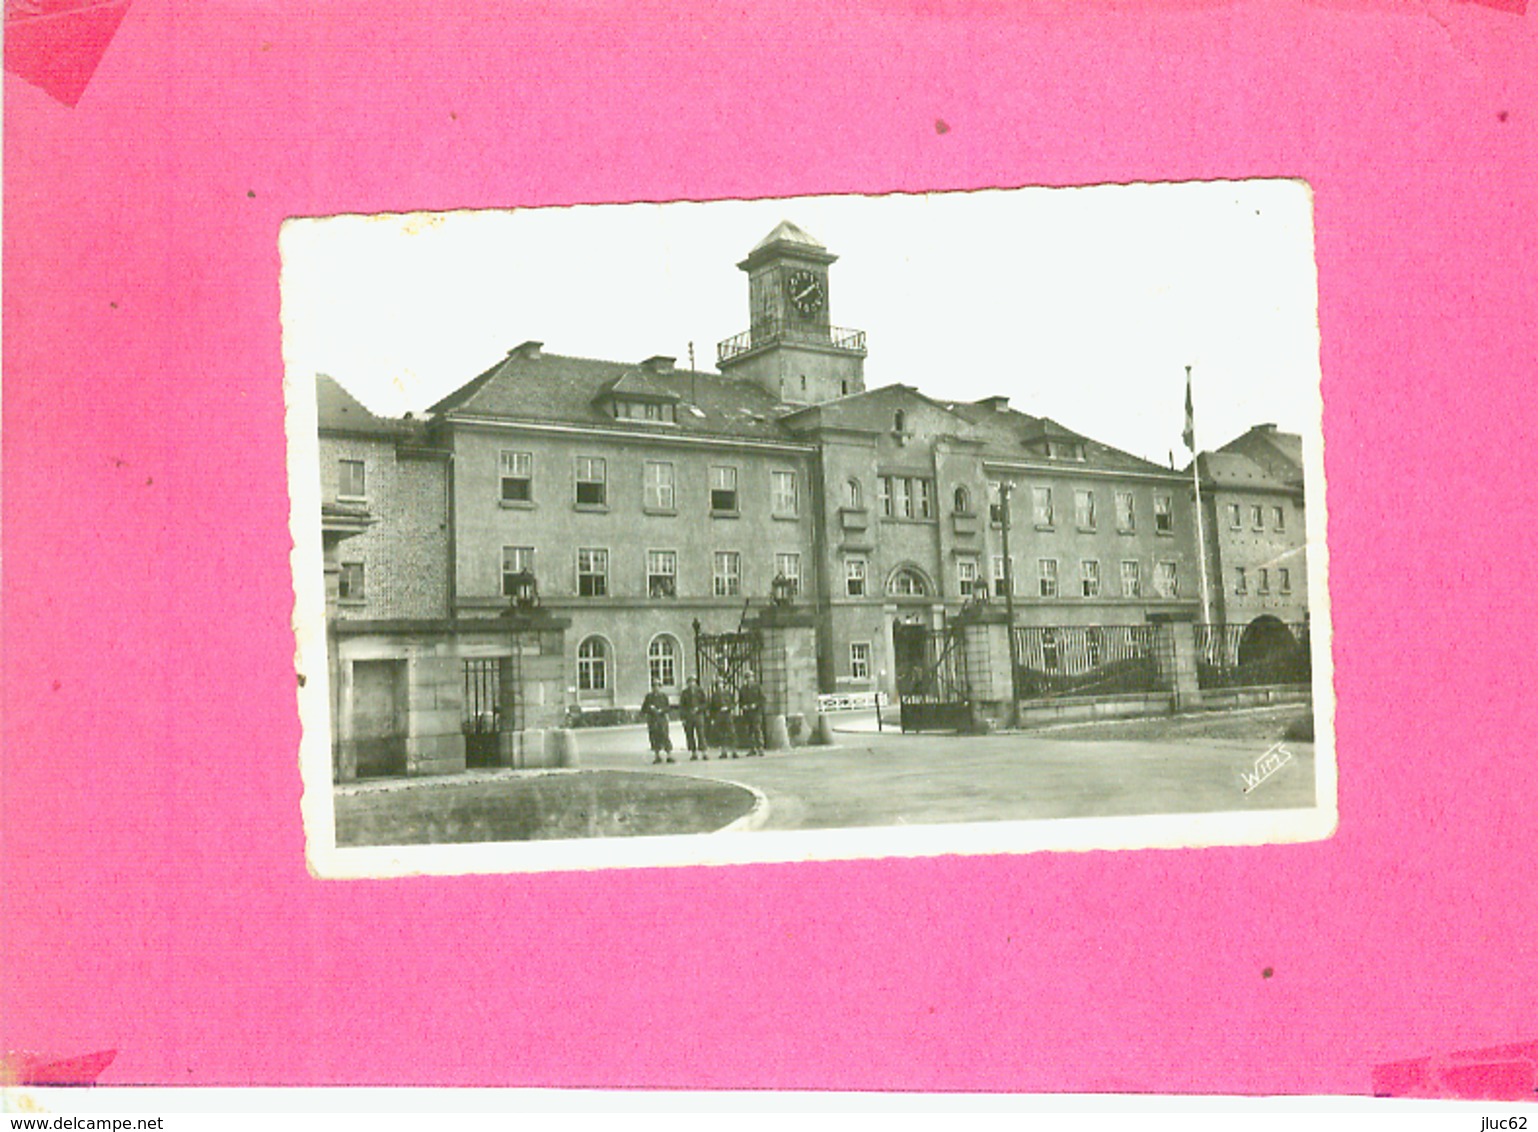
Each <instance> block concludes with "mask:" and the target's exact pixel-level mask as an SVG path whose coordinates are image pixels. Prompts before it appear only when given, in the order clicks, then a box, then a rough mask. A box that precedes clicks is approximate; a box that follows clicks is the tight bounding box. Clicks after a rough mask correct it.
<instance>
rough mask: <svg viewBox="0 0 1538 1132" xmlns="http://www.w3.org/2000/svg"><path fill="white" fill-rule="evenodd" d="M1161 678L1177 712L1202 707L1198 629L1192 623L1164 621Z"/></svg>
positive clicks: (1160, 650) (1160, 635)
mask: <svg viewBox="0 0 1538 1132" xmlns="http://www.w3.org/2000/svg"><path fill="white" fill-rule="evenodd" d="M1158 664H1159V678H1160V680H1161V681H1162V682H1163V684H1164V686H1165V687H1166V688H1168V689H1169V690H1170V703H1171V706H1172V707H1173V708H1174V709H1175V710H1176V711H1188V710H1190V709H1191V708H1196V707H1200V706H1201V702H1202V691H1201V684H1200V683H1199V681H1198V679H1197V671H1196V626H1195V625H1194V624H1193V623H1192V622H1190V621H1161V622H1160V623H1159V636H1158Z"/></svg>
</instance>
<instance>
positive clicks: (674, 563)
mask: <svg viewBox="0 0 1538 1132" xmlns="http://www.w3.org/2000/svg"><path fill="white" fill-rule="evenodd" d="M646 592H647V594H648V595H649V596H651V597H655V598H665V597H677V596H678V552H677V551H674V550H648V551H647V552H646Z"/></svg>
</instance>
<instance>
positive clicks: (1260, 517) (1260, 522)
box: [1250, 503, 1266, 531]
mask: <svg viewBox="0 0 1538 1132" xmlns="http://www.w3.org/2000/svg"><path fill="white" fill-rule="evenodd" d="M1250 527H1251V528H1252V529H1253V530H1257V531H1263V530H1265V529H1266V514H1265V508H1263V507H1261V505H1260V504H1259V503H1252V504H1251V505H1250Z"/></svg>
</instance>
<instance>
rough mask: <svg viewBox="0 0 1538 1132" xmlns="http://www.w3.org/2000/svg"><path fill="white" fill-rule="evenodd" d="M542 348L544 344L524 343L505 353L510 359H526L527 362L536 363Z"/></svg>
mask: <svg viewBox="0 0 1538 1132" xmlns="http://www.w3.org/2000/svg"><path fill="white" fill-rule="evenodd" d="M544 348H545V344H544V343H543V342H532V341H530V342H525V343H523V344H522V345H519V346H514V347H513V348H512V349H511V350H509V351H508V352H507V356H508V357H510V358H511V357H519V358H527V359H528V360H529V361H537V360H539V352H540V351H541V350H543V349H544Z"/></svg>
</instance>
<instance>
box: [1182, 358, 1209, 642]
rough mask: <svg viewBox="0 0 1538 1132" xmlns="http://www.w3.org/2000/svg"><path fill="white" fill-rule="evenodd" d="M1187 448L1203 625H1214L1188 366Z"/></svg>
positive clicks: (1199, 465)
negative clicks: (1194, 513) (1194, 518)
mask: <svg viewBox="0 0 1538 1132" xmlns="http://www.w3.org/2000/svg"><path fill="white" fill-rule="evenodd" d="M1185 439H1186V446H1187V447H1189V448H1190V449H1191V479H1192V482H1193V483H1194V484H1195V485H1196V556H1197V566H1198V568H1199V569H1200V570H1201V576H1202V624H1203V625H1210V624H1211V623H1212V604H1211V598H1210V596H1209V594H1208V591H1207V535H1206V533H1205V531H1204V529H1203V523H1202V473H1201V463H1202V458H1201V455H1200V454H1199V453H1198V451H1197V448H1196V418H1195V415H1194V414H1193V413H1192V411H1191V367H1190V366H1186V438H1185Z"/></svg>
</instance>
